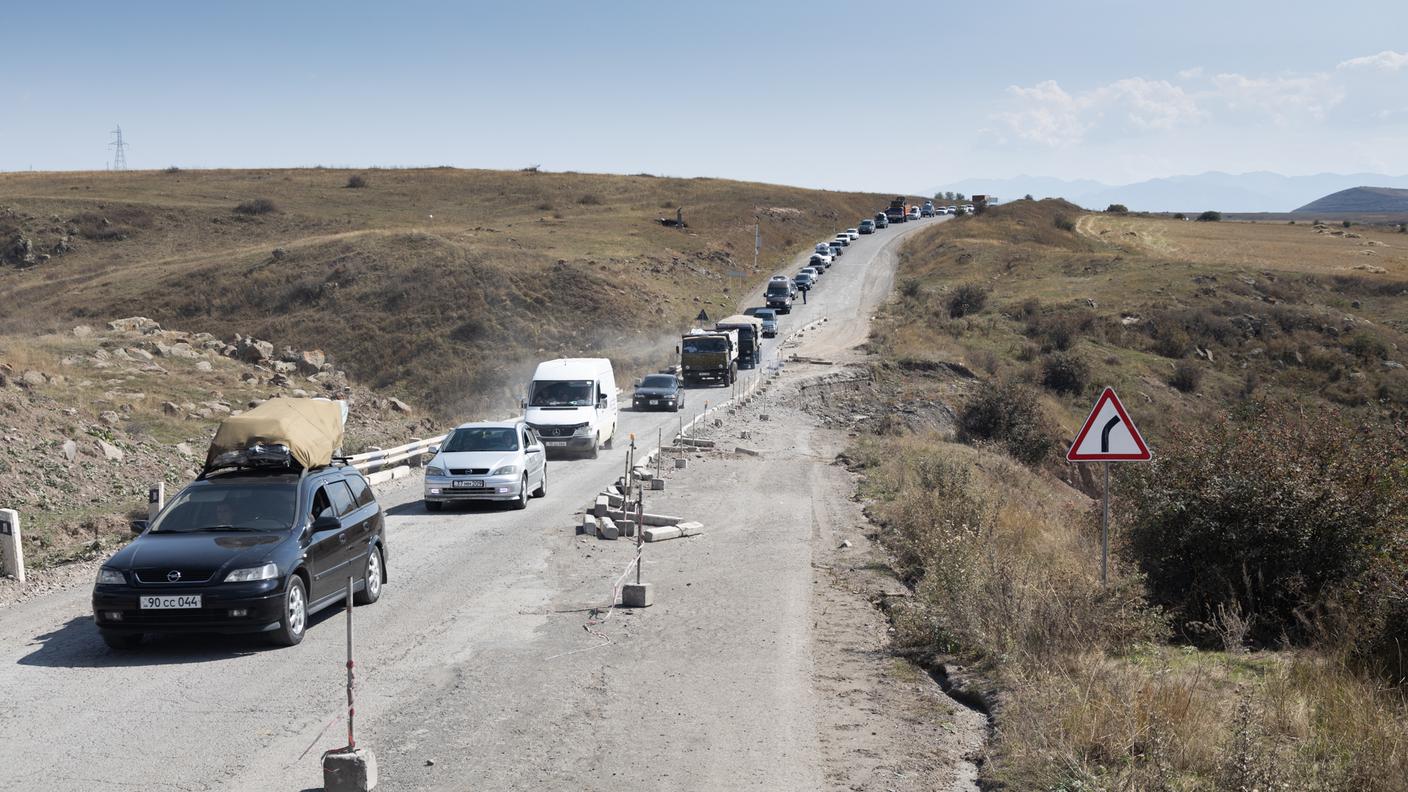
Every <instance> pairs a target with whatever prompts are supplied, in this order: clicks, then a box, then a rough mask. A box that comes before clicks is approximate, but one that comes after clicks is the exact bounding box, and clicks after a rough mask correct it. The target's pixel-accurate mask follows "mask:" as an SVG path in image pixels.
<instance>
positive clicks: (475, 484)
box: [455, 480, 484, 489]
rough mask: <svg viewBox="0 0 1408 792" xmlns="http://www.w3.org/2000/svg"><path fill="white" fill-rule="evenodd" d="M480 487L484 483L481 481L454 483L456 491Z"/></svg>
mask: <svg viewBox="0 0 1408 792" xmlns="http://www.w3.org/2000/svg"><path fill="white" fill-rule="evenodd" d="M482 486H484V482H482V481H474V480H465V481H456V482H455V487H456V489H478V488H480V487H482Z"/></svg>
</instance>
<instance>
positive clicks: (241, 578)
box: [225, 562, 279, 583]
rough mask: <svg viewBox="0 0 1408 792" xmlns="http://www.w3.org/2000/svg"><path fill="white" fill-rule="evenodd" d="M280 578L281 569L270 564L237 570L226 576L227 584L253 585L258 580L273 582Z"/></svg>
mask: <svg viewBox="0 0 1408 792" xmlns="http://www.w3.org/2000/svg"><path fill="white" fill-rule="evenodd" d="M278 576H279V567H278V566H277V565H276V564H274V563H273V562H270V563H268V564H265V565H264V566H257V567H248V568H246V569H236V570H235V571H233V572H231V573H230V574H228V575H226V576H225V582H226V583H252V582H254V581H256V580H273V579H274V578H276V577H278Z"/></svg>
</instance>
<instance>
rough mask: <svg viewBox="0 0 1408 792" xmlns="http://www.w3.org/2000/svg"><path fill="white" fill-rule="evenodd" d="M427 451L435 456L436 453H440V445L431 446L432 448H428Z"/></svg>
mask: <svg viewBox="0 0 1408 792" xmlns="http://www.w3.org/2000/svg"><path fill="white" fill-rule="evenodd" d="M426 453H428V454H430V455H431V456H435V455H436V454H438V453H440V446H431V447H430V448H427V449H426Z"/></svg>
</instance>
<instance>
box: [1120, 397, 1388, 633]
mask: <svg viewBox="0 0 1408 792" xmlns="http://www.w3.org/2000/svg"><path fill="white" fill-rule="evenodd" d="M1177 436H1178V442H1177V443H1169V444H1167V445H1166V446H1165V447H1163V448H1159V449H1156V452H1155V456H1154V461H1153V462H1152V463H1151V464H1147V465H1138V466H1126V467H1125V468H1124V469H1123V470H1122V471H1121V472H1122V474H1123V475H1121V476H1120V477H1119V479H1118V485H1119V486H1118V497H1119V500H1120V502H1121V506H1120V509H1119V512H1120V513H1122V514H1125V515H1126V517H1127V519H1126V526H1127V528H1126V531H1127V536H1128V544H1127V547H1126V548H1125V549H1126V552H1127V553H1128V554H1129V555H1130V556H1131V558H1132V560H1134V561H1135V562H1137V563H1138V564H1139V566H1140V568H1141V569H1142V570H1143V571H1144V573H1145V574H1146V575H1147V578H1148V583H1149V587H1150V592H1151V595H1152V597H1153V599H1154V601H1155V602H1156V603H1157V604H1160V605H1162V606H1164V607H1166V608H1168V609H1169V610H1170V611H1171V612H1172V613H1173V615H1174V616H1176V618H1177V621H1178V623H1180V624H1181V625H1182V626H1183V629H1184V630H1185V632H1186V633H1187V634H1188V635H1189V636H1190V637H1199V636H1203V637H1207V636H1205V635H1203V633H1201V632H1200V631H1201V630H1203V629H1204V628H1205V626H1206V625H1209V624H1212V623H1213V622H1214V619H1215V617H1216V615H1217V613H1218V608H1219V607H1221V608H1223V609H1232V608H1235V609H1237V611H1238V612H1240V613H1242V614H1247V615H1249V616H1250V617H1251V618H1252V619H1253V625H1252V633H1251V635H1252V638H1253V639H1254V640H1255V641H1258V642H1260V643H1263V644H1266V643H1269V642H1273V641H1277V640H1280V639H1281V638H1282V637H1283V636H1285V637H1288V638H1290V639H1292V640H1306V639H1308V638H1310V637H1313V629H1312V628H1313V626H1314V625H1315V624H1316V619H1317V615H1318V614H1323V613H1325V612H1326V611H1327V610H1328V609H1331V606H1332V605H1333V604H1334V603H1338V602H1344V601H1345V598H1346V597H1348V598H1350V599H1351V600H1352V601H1353V602H1354V603H1359V606H1358V607H1361V608H1367V609H1377V610H1376V612H1379V613H1382V614H1391V613H1396V612H1399V611H1401V610H1403V609H1404V606H1403V605H1402V603H1401V602H1400V603H1398V605H1397V606H1395V605H1394V600H1393V596H1394V592H1395V591H1399V592H1401V591H1402V587H1403V581H1404V580H1405V577H1404V576H1405V574H1408V555H1404V554H1399V555H1397V556H1394V555H1392V554H1391V553H1388V552H1387V551H1389V550H1390V549H1392V548H1393V547H1398V548H1399V549H1402V547H1404V546H1405V545H1408V541H1405V539H1408V465H1405V464H1404V460H1405V459H1408V444H1406V443H1405V437H1404V435H1403V434H1402V433H1395V432H1393V431H1392V430H1385V429H1374V428H1369V427H1366V426H1364V425H1363V424H1362V423H1356V422H1352V421H1346V420H1341V419H1340V417H1339V416H1338V415H1337V414H1335V413H1330V412H1326V413H1320V414H1315V415H1303V414H1302V412H1301V410H1300V409H1299V408H1295V407H1289V406H1285V407H1282V406H1273V407H1265V406H1259V405H1253V406H1252V408H1251V409H1248V410H1246V411H1245V414H1243V415H1239V416H1238V417H1236V418H1225V419H1222V420H1200V421H1197V422H1195V423H1192V424H1190V425H1186V426H1183V427H1180V428H1179V430H1178V432H1177ZM1385 565H1386V566H1385ZM1395 587H1396V588H1395ZM1395 607H1397V608H1398V610H1397V611H1396V610H1395ZM1393 640H1401V641H1404V645H1408V622H1402V621H1400V622H1398V623H1397V624H1396V625H1395V624H1393V623H1391V622H1390V621H1389V619H1388V616H1387V615H1385V616H1384V617H1383V619H1382V620H1381V621H1380V622H1377V623H1376V624H1375V625H1371V629H1368V630H1367V632H1366V634H1364V635H1362V636H1361V637H1357V638H1355V639H1354V641H1355V642H1356V646H1357V649H1356V651H1358V652H1360V653H1361V654H1365V655H1368V654H1372V653H1373V652H1375V651H1376V649H1375V647H1380V646H1386V645H1388V644H1389V643H1391V642H1392V641H1393Z"/></svg>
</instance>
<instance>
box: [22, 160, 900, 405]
mask: <svg viewBox="0 0 1408 792" xmlns="http://www.w3.org/2000/svg"><path fill="white" fill-rule="evenodd" d="M358 173H359V174H360V175H362V176H364V177H365V179H366V186H365V187H362V188H359V189H350V188H347V187H346V184H347V182H348V178H349V175H351V174H350V172H348V171H340V170H330V169H299V170H247V171H184V170H183V171H180V172H178V173H164V172H128V173H66V174H28V173H10V174H2V175H0V225H9V226H14V227H17V228H20V229H21V230H22V231H24V232H25V233H27V234H29V235H31V236H32V237H33V238H34V239H35V240H36V247H37V248H39V249H43V250H48V249H50V247H51V246H52V245H53V244H56V243H57V241H58V240H59V238H60V237H62V236H63V235H64V234H66V233H73V232H76V233H74V235H73V237H72V239H73V244H75V245H76V247H77V250H76V251H74V252H72V253H68V254H66V255H62V256H55V257H54V258H53V259H51V260H50V261H48V262H46V263H44V264H41V265H40V266H37V267H33V268H30V269H28V270H15V269H13V268H3V269H0V292H2V293H4V294H6V296H7V297H8V298H10V300H11V302H12V304H17V305H19V306H20V308H19V309H18V310H16V311H14V312H12V313H9V314H7V315H6V316H5V317H4V318H3V319H0V331H10V332H15V331H31V330H33V329H40V330H46V329H47V330H62V329H65V326H66V325H69V324H72V323H74V322H76V321H83V320H92V321H101V320H106V319H110V318H114V317H115V316H118V315H132V314H137V315H148V316H151V317H152V318H154V319H157V320H158V321H161V322H163V323H164V324H167V325H169V326H173V327H181V328H183V329H187V330H191V331H207V332H211V333H214V334H216V335H219V336H222V337H226V338H228V337H229V336H231V335H233V334H234V333H236V332H239V333H245V334H253V335H256V336H258V337H262V338H268V339H269V340H271V341H273V342H275V344H276V345H280V346H282V345H284V344H288V345H291V346H294V347H296V348H300V349H312V348H320V349H323V350H325V351H327V352H328V353H329V354H330V355H331V356H332V357H333V359H334V360H335V361H336V362H337V364H338V365H339V367H341V368H344V369H346V370H347V371H348V372H349V373H351V374H352V375H353V376H354V377H355V378H357V379H359V380H361V381H363V382H366V383H368V384H371V385H374V386H378V387H386V388H392V389H395V390H398V391H400V392H402V393H404V394H406V395H408V396H410V397H411V398H412V400H414V401H416V402H418V403H420V404H422V405H426V406H428V407H431V408H434V409H437V410H438V411H440V412H442V413H444V414H447V415H463V414H464V412H466V411H468V410H471V409H474V408H482V407H491V408H496V407H497V406H501V405H503V404H507V403H511V402H512V401H513V396H514V395H515V394H514V393H513V391H514V389H515V388H519V387H521V383H522V380H523V377H524V376H525V373H526V372H528V371H531V366H532V364H533V363H535V362H536V361H538V360H541V359H543V358H550V357H557V356H563V355H568V356H570V355H607V356H612V357H617V356H619V357H620V358H621V359H622V361H623V363H625V365H624V366H623V368H624V369H626V370H625V371H623V372H620V375H621V376H622V378H627V377H629V375H630V373H631V371H632V370H633V369H632V367H633V366H634V367H636V368H635V370H639V368H643V367H651V368H653V367H655V366H658V365H660V364H662V363H663V362H665V361H664V357H665V356H666V355H667V354H668V352H669V350H670V349H671V348H672V346H673V344H672V343H667V340H668V339H669V338H670V337H671V336H675V337H676V338H677V335H678V333H679V332H680V331H682V330H685V329H688V325H689V323H690V322H691V321H692V319H693V317H694V316H695V314H697V313H698V312H699V310H700V309H701V308H704V309H706V310H707V311H708V313H709V315H710V316H714V315H716V314H718V315H726V314H728V313H733V312H735V310H736V309H737V308H739V307H740V306H739V305H738V298H739V297H741V296H742V295H743V294H744V293H745V292H746V291H748V290H749V289H751V288H752V287H753V286H756V285H757V284H759V283H761V282H763V281H765V280H766V279H767V277H768V276H769V275H771V274H772V272H773V268H774V267H777V266H781V265H782V264H783V262H785V261H790V258H791V257H792V256H793V255H794V254H795V253H796V252H797V251H798V250H800V249H803V248H804V247H810V245H811V244H812V243H813V242H814V241H815V240H816V239H818V238H822V237H828V238H829V237H830V236H831V235H832V234H834V233H835V232H836V230H837V229H840V228H845V227H847V226H851V225H855V223H856V222H857V221H858V219H859V218H860V217H864V216H868V215H869V214H870V213H872V212H874V211H875V207H876V206H877V205H883V201H884V199H883V198H882V197H880V196H874V195H866V194H859V193H838V192H825V191H817V190H802V189H796V188H790V187H780V186H773V185H765V184H753V183H744V182H733V181H724V180H717V179H674V178H655V177H649V176H606V175H592V174H576V173H529V172H516V171H515V172H504V171H473V170H455V169H449V168H432V169H419V170H371V171H360V172H358ZM258 199H268V200H270V201H272V202H273V203H274V204H275V205H276V206H277V211H274V212H270V213H267V214H259V215H253V216H247V215H241V214H237V213H236V212H235V211H234V210H235V207H236V206H238V205H240V204H243V203H245V202H249V201H255V200H258ZM680 206H682V207H683V211H684V218H685V221H686V222H687V223H688V224H689V228H688V230H687V231H680V230H676V229H672V228H666V227H664V226H662V225H661V224H660V223H658V222H656V220H657V218H660V217H667V218H674V216H675V211H676V209H675V207H680ZM5 208H8V209H11V210H14V212H15V213H17V215H12V214H9V213H7V212H5V211H4V210H5ZM755 218H756V220H757V221H758V222H759V223H761V225H762V233H763V242H764V250H763V256H762V259H761V262H760V266H759V267H758V268H757V269H754V268H753V223H754V221H755ZM105 221H106V222H105ZM120 237H125V238H120ZM276 249H277V250H279V252H278V253H277V254H275V250H276ZM733 272H740V273H743V275H742V277H731V276H730V273H733ZM646 355H650V356H652V357H650V359H649V360H648V361H646V360H644V359H643V358H645V357H646Z"/></svg>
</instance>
